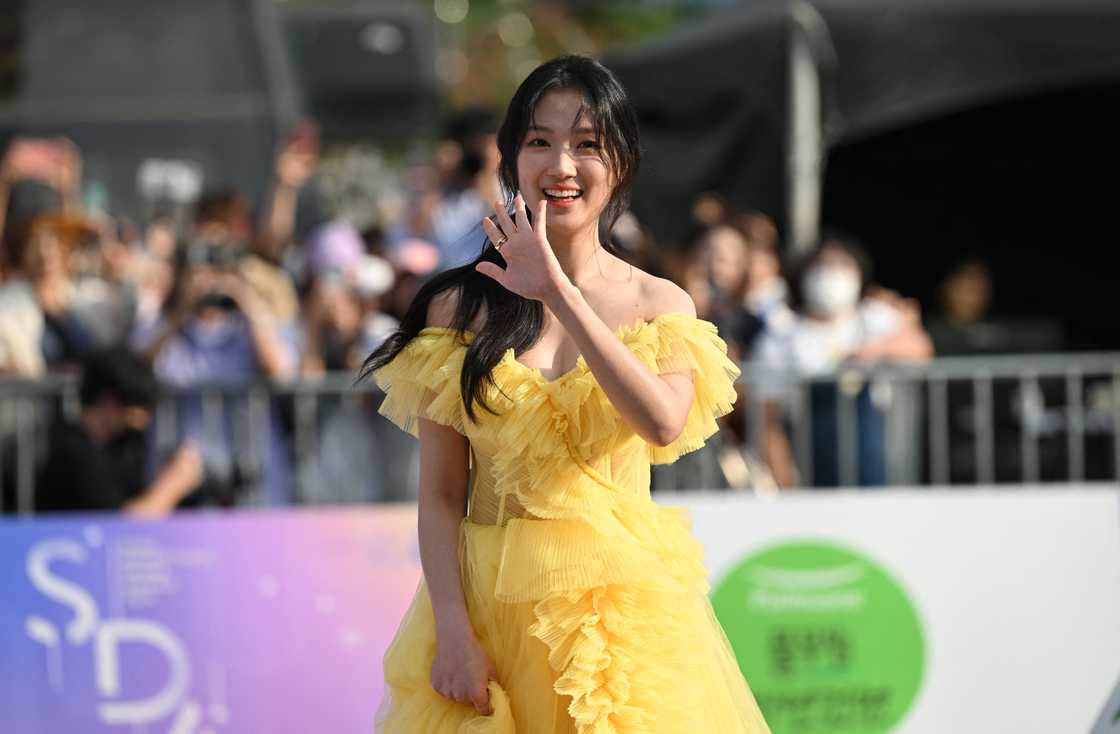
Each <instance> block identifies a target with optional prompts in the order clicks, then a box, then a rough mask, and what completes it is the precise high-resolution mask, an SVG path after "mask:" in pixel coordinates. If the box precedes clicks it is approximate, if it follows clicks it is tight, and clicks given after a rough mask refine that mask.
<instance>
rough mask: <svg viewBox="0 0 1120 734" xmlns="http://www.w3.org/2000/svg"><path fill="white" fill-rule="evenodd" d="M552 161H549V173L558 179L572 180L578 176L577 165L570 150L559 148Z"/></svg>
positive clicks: (556, 149)
mask: <svg viewBox="0 0 1120 734" xmlns="http://www.w3.org/2000/svg"><path fill="white" fill-rule="evenodd" d="M555 151H556V152H555V153H554V154H553V156H552V160H550V161H549V166H548V173H549V175H550V176H554V177H556V178H571V177H572V176H575V175H576V164H575V160H574V159H573V158H572V153H571V151H570V150H568V149H567V148H565V147H563V146H557V147H556V148H555Z"/></svg>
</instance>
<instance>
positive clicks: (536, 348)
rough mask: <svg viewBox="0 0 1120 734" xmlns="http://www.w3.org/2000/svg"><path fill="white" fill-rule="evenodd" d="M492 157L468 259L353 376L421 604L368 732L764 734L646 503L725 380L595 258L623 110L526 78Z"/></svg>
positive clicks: (629, 166) (666, 519)
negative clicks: (399, 465)
mask: <svg viewBox="0 0 1120 734" xmlns="http://www.w3.org/2000/svg"><path fill="white" fill-rule="evenodd" d="M498 145H499V148H500V151H501V156H502V161H501V169H500V175H501V181H502V184H503V187H504V189H505V190H506V191H507V192H511V200H510V201H508V202H504V203H502V202H498V203H495V212H496V216H495V217H494V219H493V220H489V219H488V220H486V221H485V222H483V226H484V228H485V230H486V234H487V236H488V237H489V243H488V244H487V245H486V247H485V249H484V250H483V252H482V254H481V255H480V256H479V257H478V259H477V260H475V261H474V262H472V263H470V264H469V265H466V266H463V267H461V268H457V269H454V270H450V271H447V272H445V273H443V274H441V275H439V276H437V277H436V278H435V279H433V280H432V281H430V282H429V283H428V284H427V285H426V286H425V287H424V288H423V289H422V290H421V291H420V292H419V293H418V294H417V296H416V299H415V302H414V303H413V305H412V307H411V309H410V311H409V312H408V313H407V314H406V316H405V318H404V320H403V321H402V324H401V329H400V331H399V332H398V333H397V334H395V335H394V336H393V337H392V338H390V340H389V341H387V342H386V343H385V344H384V345H383V346H382V347H381V348H380V349H378V350H377V351H375V352H374V353H373V354H372V355H370V357H369V359H368V360H367V362H366V365H365V371H366V373H367V374H372V375H373V376H374V379H375V380H376V381H377V382H378V384H379V385H380V386H381V387H382V388H383V389H384V390H385V392H386V398H385V401H384V403H383V404H382V406H381V412H382V413H383V414H384V415H386V416H387V417H389V418H390V419H391V420H393V421H394V422H396V423H397V424H398V425H400V426H401V427H402V428H404V429H405V430H407V431H409V432H411V433H414V434H416V435H418V436H419V439H420V462H421V463H420V466H421V470H420V471H421V474H420V490H419V494H420V499H419V533H420V555H421V562H422V566H423V569H424V581H423V582H422V584H421V586H420V588H419V590H418V592H417V594H416V597H415V599H414V600H413V603H412V605H411V607H410V609H409V611H408V613H407V615H406V617H405V619H404V621H403V622H402V624H401V627H400V629H399V631H398V632H397V635H396V637H395V639H394V640H393V642H392V644H391V645H390V647H389V650H388V651H387V652H386V655H385V660H384V663H385V680H386V684H387V689H388V690H387V694H386V698H385V700H384V702H383V704H382V706H381V709H380V710H379V712H378V714H377V725H376V730H377V731H378V732H383V733H384V734H392V733H395V732H408V734H420V733H423V734H443V733H446V734H462V733H463V732H471V733H473V734H515V733H516V734H529V733H531V734H562V733H563V734H567V733H569V732H575V733H578V734H593V733H594V734H613V733H614V732H635V731H643V732H657V733H658V734H670V733H672V734H684V733H686V732H687V733H688V734H736V733H739V734H761V733H764V732H768V731H769V729H768V728H767V726H766V723H765V721H764V720H763V718H762V715H761V714H760V713H759V710H758V707H757V705H756V704H755V701H754V698H753V697H752V695H751V693H750V690H749V689H748V687H747V684H746V682H745V681H744V680H743V677H742V674H741V673H740V671H739V668H738V666H737V664H736V661H735V659H734V656H733V653H732V651H731V649H730V646H729V645H728V642H727V638H726V637H725V636H724V634H723V630H722V628H721V627H720V626H719V623H718V621H717V620H716V618H715V616H714V615H713V613H712V608H711V605H710V603H709V602H708V598H707V595H706V591H707V589H708V586H707V584H706V581H705V579H706V573H705V569H704V566H703V564H702V558H701V547H700V545H699V544H698V543H697V541H696V540H695V539H694V538H693V537H692V535H691V534H690V531H689V521H688V519H687V517H686V515H685V514H684V512H683V511H681V510H679V509H674V508H663V507H660V506H658V505H656V504H654V502H653V501H652V500H651V499H650V494H649V467H650V464H651V463H667V462H672V461H674V460H675V459H676V458H677V457H678V456H680V455H681V454H682V453H684V452H687V451H691V450H693V449H696V448H699V447H700V446H701V445H702V444H703V443H704V440H705V439H706V438H707V437H708V436H710V435H711V434H712V433H713V432H714V431H715V430H716V423H715V418H716V417H717V416H719V415H722V414H724V413H726V412H727V411H729V410H730V409H731V403H732V401H733V400H734V398H735V392H734V390H733V387H732V383H733V381H734V379H735V378H736V377H737V375H738V370H737V368H736V366H735V364H734V363H732V362H731V361H730V360H729V359H728V358H727V356H726V348H725V345H724V343H723V341H722V340H721V339H720V338H719V337H718V336H717V334H716V329H715V327H714V326H713V325H712V324H710V323H708V322H706V321H701V320H699V319H697V318H696V315H695V309H694V306H693V304H692V302H691V300H690V299H689V298H688V296H687V295H686V294H685V293H684V292H683V291H682V290H681V289H680V288H678V287H677V286H675V285H673V284H672V283H670V282H668V281H664V280H660V279H658V278H654V277H651V276H649V275H647V274H645V273H643V272H641V271H640V270H637V269H635V268H633V267H631V266H630V265H628V264H627V263H626V262H624V261H623V260H621V259H620V258H619V257H617V256H615V255H614V254H612V253H611V252H610V251H609V250H608V249H607V247H606V245H605V242H606V237H605V232H607V231H609V228H610V225H611V224H613V222H614V221H615V219H616V218H617V217H618V215H619V214H620V213H621V212H622V210H623V209H624V207H625V205H626V201H627V195H628V193H629V190H630V185H631V182H632V181H633V178H634V175H635V172H636V169H637V165H638V158H639V147H638V130H637V122H636V117H635V114H634V112H633V110H632V108H631V107H630V105H629V103H628V101H627V99H626V95H625V92H624V91H623V90H622V87H621V86H620V85H619V83H618V81H617V80H616V79H615V78H614V76H613V75H612V74H611V73H610V72H609V71H607V69H605V68H604V67H603V66H601V65H600V64H598V63H597V62H595V61H593V60H591V59H587V58H582V57H574V56H567V57H563V58H559V59H555V60H553V61H550V62H548V63H546V64H544V65H542V66H540V67H539V68H538V69H536V70H535V71H534V72H533V73H532V74H530V75H529V77H528V78H527V79H526V80H525V81H524V82H523V83H522V85H521V87H520V88H519V89H518V90H517V92H516V94H515V95H514V97H513V100H512V101H511V102H510V106H509V110H508V112H507V115H506V119H505V121H504V123H503V125H502V128H501V131H500V132H499V136H498ZM512 192H517V193H516V195H512ZM510 207H511V208H512V213H510ZM468 487H469V489H470V492H469V501H468ZM464 515H465V516H464Z"/></svg>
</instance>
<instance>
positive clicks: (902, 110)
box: [607, 0, 1120, 347]
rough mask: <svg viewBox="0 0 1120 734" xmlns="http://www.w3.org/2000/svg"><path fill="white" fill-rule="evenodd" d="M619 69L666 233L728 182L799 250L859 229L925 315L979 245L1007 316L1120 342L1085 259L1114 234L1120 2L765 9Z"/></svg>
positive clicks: (719, 20) (708, 27) (867, 1)
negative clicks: (827, 234)
mask: <svg viewBox="0 0 1120 734" xmlns="http://www.w3.org/2000/svg"><path fill="white" fill-rule="evenodd" d="M805 58H809V59H811V62H812V63H811V64H810V66H811V68H812V71H813V72H814V73H815V79H814V80H812V83H810V84H809V85H805V84H804V77H805V74H804V67H805V63H804V59H805ZM799 59H800V61H799ZM607 63H608V65H609V66H611V68H613V69H615V70H616V72H617V73H618V74H619V75H620V77H621V78H622V80H623V82H624V84H626V85H627V88H628V89H629V90H630V91H631V94H632V95H633V97H634V99H635V102H636V104H637V106H638V109H639V112H640V114H641V116H642V123H643V134H644V137H645V143H646V148H647V154H648V155H647V159H648V160H649V161H650V165H649V166H648V167H647V168H646V170H645V172H644V175H643V178H642V179H641V180H640V182H639V185H638V187H637V190H636V197H635V208H636V210H637V212H638V214H639V217H640V218H642V219H644V220H645V221H647V222H649V223H650V224H651V225H653V226H654V227H656V228H657V231H659V232H668V233H670V234H669V236H668V237H667V240H669V241H667V242H666V243H665V244H666V245H670V244H674V242H673V241H676V242H679V241H680V238H681V237H683V236H684V234H685V232H687V228H688V212H689V206H690V203H691V199H692V197H693V196H695V194H697V193H699V192H700V191H704V190H709V189H710V190H716V191H720V192H722V193H724V194H725V195H726V196H728V198H729V199H730V200H731V201H732V202H733V203H734V204H736V205H738V206H740V207H747V208H756V209H761V210H763V211H765V212H767V213H769V214H771V215H772V216H774V217H775V219H776V220H778V222H779V224H780V226H781V227H782V229H783V232H784V233H785V234H786V239H787V241H788V242H790V246H791V248H792V249H797V248H799V247H807V246H809V245H811V242H812V240H813V237H812V236H810V235H812V234H813V233H814V231H815V228H816V225H817V224H818V223H820V222H822V221H823V223H824V224H825V225H835V226H837V227H840V228H842V229H844V230H847V231H849V232H852V233H854V234H855V235H857V236H859V237H860V238H862V239H863V240H864V243H865V244H866V245H867V246H868V248H869V249H870V250H871V253H872V255H873V258H874V260H875V261H876V266H877V275H878V279H879V280H880V281H881V282H884V283H886V284H888V285H891V286H892V287H895V288H898V289H899V290H902V291H904V292H907V293H911V294H914V295H918V296H920V297H922V299H923V301H925V302H926V304H927V307H930V306H932V305H933V300H934V294H935V284H936V281H937V280H938V278H939V277H940V276H941V275H942V274H943V273H944V272H945V270H946V269H947V268H948V267H949V266H950V265H951V264H952V263H953V262H954V261H955V260H958V259H959V258H961V257H963V256H964V255H965V254H968V253H978V254H980V255H981V256H982V257H984V258H986V259H987V260H988V261H989V264H990V265H991V266H992V268H993V270H995V271H996V274H997V279H996V280H997V282H996V286H997V292H996V297H997V300H996V305H997V308H998V309H999V310H1000V311H1001V312H1003V313H1005V314H1010V315H1016V314H1037V313H1047V314H1055V315H1058V316H1059V317H1061V318H1062V320H1063V321H1064V323H1065V326H1066V330H1067V332H1068V337H1069V338H1068V340H1067V342H1066V345H1067V346H1082V347H1105V346H1107V347H1120V330H1118V329H1115V327H1113V325H1112V324H1111V317H1110V315H1109V314H1105V313H1103V312H1104V311H1105V309H1101V308H1100V307H1099V300H1100V295H1101V294H1102V293H1104V292H1107V290H1105V289H1106V288H1108V287H1110V286H1109V284H1110V283H1111V280H1112V278H1111V277H1110V274H1109V273H1108V272H1107V269H1105V268H1101V267H1100V266H1099V264H1097V265H1093V264H1091V263H1093V262H1094V260H1095V259H1097V258H1100V256H1101V253H1102V248H1101V245H1104V244H1105V243H1107V242H1108V241H1109V239H1110V235H1111V231H1112V229H1113V225H1112V221H1111V217H1110V214H1111V211H1112V207H1113V205H1112V204H1111V201H1110V196H1111V191H1110V190H1109V187H1101V186H1099V185H1098V183H1097V182H1098V181H1099V179H1100V177H1101V175H1102V174H1103V175H1104V176H1113V175H1115V172H1116V171H1117V170H1120V140H1118V138H1117V135H1116V133H1115V131H1116V130H1118V129H1120V126H1118V123H1120V106H1118V105H1116V104H1115V103H1114V102H1115V100H1116V98H1117V94H1118V93H1120V3H1116V2H1114V1H1113V0H813V1H812V2H811V3H806V2H788V3H787V2H783V3H761V4H753V5H751V6H748V7H743V8H740V9H737V10H734V11H728V12H726V13H720V14H715V15H713V16H711V17H710V18H708V19H706V20H705V21H704V22H702V23H700V24H697V25H696V26H695V27H692V28H688V29H684V30H682V31H681V32H679V33H676V34H673V35H671V36H669V37H667V38H664V39H662V40H659V41H657V42H655V43H653V44H649V45H646V46H642V47H638V48H634V49H629V50H623V51H620V52H618V53H616V54H615V55H614V56H612V57H610V58H608V59H607ZM799 79H800V87H799ZM736 89H738V94H736ZM807 89H808V90H813V89H816V90H817V91H816V93H815V95H812V96H811V97H807V95H806V93H805V92H806V90H807ZM682 108H683V110H682ZM674 109H675V111H674ZM806 117H809V118H811V121H812V123H813V124H812V125H810V126H809V127H816V128H817V131H818V134H817V136H816V137H815V138H814V136H813V135H811V134H810V135H806V132H805V131H806ZM794 141H796V144H795V142H794ZM818 142H819V145H818ZM806 148H808V149H809V150H808V151H806ZM822 171H823V174H822ZM806 182H808V184H809V185H806ZM816 196H820V198H821V205H820V207H819V208H818V207H817V205H816V201H815V199H814V197H816ZM799 199H800V200H799ZM807 213H808V214H807ZM798 216H800V217H801V218H802V227H801V229H800V231H798V230H797V228H796V227H794V226H792V225H794V224H796V223H797V222H796V217H798ZM807 217H808V218H809V219H811V221H812V224H813V226H812V227H811V228H806V227H805V226H804V221H805V219H806V218H807ZM1071 255H1073V256H1071ZM1074 284H1076V285H1074Z"/></svg>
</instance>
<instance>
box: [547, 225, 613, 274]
mask: <svg viewBox="0 0 1120 734" xmlns="http://www.w3.org/2000/svg"><path fill="white" fill-rule="evenodd" d="M548 242H549V244H550V245H552V251H553V253H555V254H556V259H557V260H558V261H559V262H560V267H561V268H563V269H564V274H565V275H567V276H568V279H569V280H571V281H572V283H573V284H575V285H576V286H579V285H580V283H583V282H585V281H586V280H587V279H588V278H590V277H592V276H594V275H596V274H598V272H599V264H598V263H597V262H596V258H595V255H596V253H598V252H599V250H601V249H602V244H601V243H600V242H599V227H598V224H597V223H596V225H595V226H594V227H591V228H590V229H588V230H584V231H580V232H570V233H569V232H563V233H561V232H549V233H548Z"/></svg>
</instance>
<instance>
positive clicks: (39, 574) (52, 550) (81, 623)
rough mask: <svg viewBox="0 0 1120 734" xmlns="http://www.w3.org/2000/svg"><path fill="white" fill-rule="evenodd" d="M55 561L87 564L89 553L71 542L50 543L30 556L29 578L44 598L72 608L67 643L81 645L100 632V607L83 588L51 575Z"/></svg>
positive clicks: (39, 546)
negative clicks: (72, 616) (98, 628)
mask: <svg viewBox="0 0 1120 734" xmlns="http://www.w3.org/2000/svg"><path fill="white" fill-rule="evenodd" d="M55 560H65V561H71V562H73V563H85V561H86V551H85V549H84V548H82V546H81V545H79V544H78V543H75V542H74V541H71V540H49V541H46V542H44V543H38V544H36V545H34V546H32V548H31V551H30V552H29V553H28V554H27V577H28V578H29V579H30V580H31V583H32V585H33V586H34V587H35V588H36V589H38V590H39V591H40V592H41V593H42V594H43V595H44V596H46V597H48V598H50V599H53V600H54V601H57V602H58V603H60V604H64V605H66V606H68V607H70V609H71V610H72V611H73V612H74V618H73V619H72V620H71V621H70V623H69V624H68V625H66V639H67V640H68V641H69V642H70V643H71V644H73V645H82V644H84V643H86V642H88V641H89V639H90V638H91V637H92V636H93V633H94V631H95V630H96V628H97V621H98V614H97V603H96V602H95V601H94V598H93V597H92V596H90V594H89V592H87V591H86V590H85V589H83V588H82V587H81V586H78V585H77V584H74V583H71V582H70V581H67V580H65V579H63V578H60V577H58V576H55V575H54V574H53V573H52V572H51V568H50V564H51V562H52V561H55Z"/></svg>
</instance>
